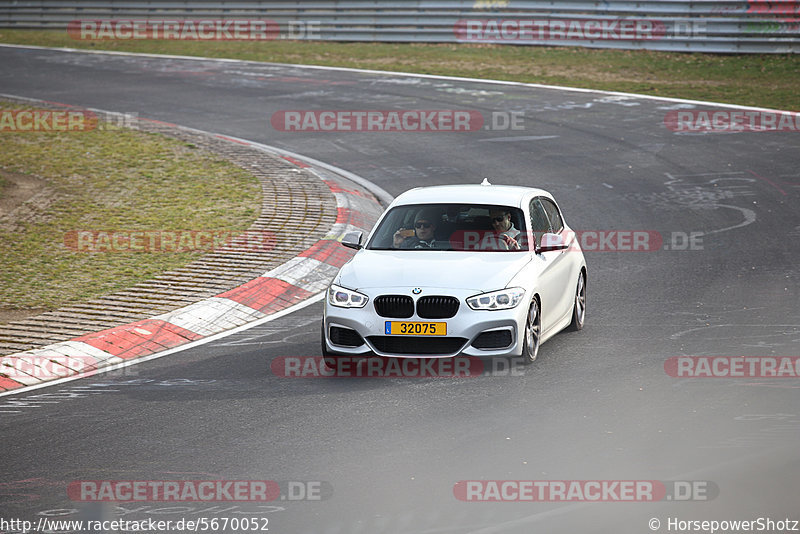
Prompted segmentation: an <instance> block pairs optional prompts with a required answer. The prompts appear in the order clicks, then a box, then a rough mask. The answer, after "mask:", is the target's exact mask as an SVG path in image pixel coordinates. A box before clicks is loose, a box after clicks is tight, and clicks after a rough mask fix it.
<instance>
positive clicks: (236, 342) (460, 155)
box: [0, 48, 800, 533]
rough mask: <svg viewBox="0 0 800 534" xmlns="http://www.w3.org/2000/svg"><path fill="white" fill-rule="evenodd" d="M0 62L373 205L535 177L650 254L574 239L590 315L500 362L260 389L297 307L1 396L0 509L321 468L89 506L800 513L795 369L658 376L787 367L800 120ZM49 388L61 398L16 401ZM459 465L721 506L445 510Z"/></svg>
mask: <svg viewBox="0 0 800 534" xmlns="http://www.w3.org/2000/svg"><path fill="white" fill-rule="evenodd" d="M0 65H2V71H3V76H2V77H0V92H3V93H9V94H15V95H20V96H27V97H33V98H40V99H46V100H53V101H57V102H63V103H68V104H72V105H77V106H87V107H95V108H101V109H107V110H113V111H120V112H136V113H139V115H140V116H141V117H146V118H152V119H158V120H163V121H168V122H173V123H177V124H181V125H185V126H190V127H194V128H199V129H203V130H209V131H213V132H217V133H223V134H229V135H233V136H237V137H241V138H246V139H250V140H253V141H258V142H262V143H266V144H270V145H274V146H278V147H281V148H284V149H288V150H292V151H295V152H298V153H301V154H304V155H307V156H310V157H313V158H316V159H319V160H322V161H325V162H327V163H330V164H333V165H337V166H339V167H342V168H344V169H346V170H348V171H351V172H354V173H356V174H358V175H360V176H362V177H364V178H367V179H368V180H371V181H372V182H374V183H375V184H377V185H379V186H381V187H383V188H384V189H386V190H387V191H389V192H390V193H392V194H394V195H397V194H399V193H401V192H402V191H404V190H407V189H409V188H411V187H414V186H420V185H430V184H450V183H464V182H467V183H477V182H479V181H480V180H481V179H482V178H483V177H484V176H489V177H491V179H492V180H493V181H494V182H495V183H504V184H519V185H529V186H539V187H542V188H545V189H547V190H549V191H551V192H552V193H553V194H554V195H555V196H556V198H557V200H558V201H559V202H560V204H561V207H562V210H563V211H564V213H565V216H566V218H567V221H568V223H569V224H570V225H571V226H572V227H573V228H575V229H582V230H605V231H610V230H650V231H657V232H659V233H660V234H661V235H662V236H664V246H665V247H666V249H665V248H664V246H662V247H660V249H659V250H655V251H651V252H619V251H605V252H591V251H590V252H587V253H586V257H587V263H588V269H589V306H588V314H587V325H586V327H585V329H584V330H583V331H581V332H578V333H562V334H559V335H557V336H556V337H555V338H553V339H552V340H550V341H548V342H547V343H546V344H544V345H543V346H542V350H541V353H540V358H539V360H538V361H537V362H536V363H535V364H534V365H532V366H530V367H528V368H524V369H522V371H521V372H519V373H517V375H516V376H509V375H505V376H503V373H502V372H497V373H495V375H494V376H480V377H470V378H458V379H452V378H449V379H448V378H439V379H409V378H374V379H366V378H360V379H355V378H338V379H311V378H305V379H290V378H280V377H277V376H275V375H274V374H273V373H272V372H271V370H270V363H271V361H273V360H274V359H275V358H278V357H282V356H317V355H319V345H318V338H319V336H318V332H319V318H320V315H321V305H320V304H319V303H318V302H317V303H314V304H311V305H309V306H308V307H305V308H303V309H302V310H299V311H297V312H295V313H293V314H291V315H287V316H285V317H283V318H280V319H277V320H275V321H272V322H269V323H266V324H263V325H261V326H258V327H255V328H252V329H250V330H247V331H245V332H241V333H238V334H236V335H234V336H230V337H228V338H224V339H221V340H218V341H215V342H212V343H209V344H207V345H203V346H200V347H197V348H194V349H191V350H186V351H183V352H180V353H177V354H173V355H170V356H169V357H166V358H162V359H159V360H155V361H151V362H147V363H145V364H142V365H138V366H134V367H131V368H129V369H127V370H126V371H125V373H124V374H117V375H104V376H97V377H90V378H87V379H83V380H80V381H76V382H72V383H70V384H65V385H61V386H56V387H53V388H45V389H43V390H39V391H36V392H33V393H30V394H27V395H19V396H17V397H14V398H15V399H16V400H15V401H14V402H13V403H10V401H9V398H8V397H4V398H2V399H0V425H1V426H0V436H2V438H0V439H2V446H0V451H2V452H0V455H1V456H2V462H0V473H2V483H1V484H0V510H1V511H2V514H1V515H2V518H5V519H8V518H21V519H28V520H34V521H35V520H37V519H38V518H40V517H44V516H51V517H57V518H77V517H87V516H89V515H90V514H93V513H98V509H97V507H95V508H91V507H89V508H88V509H87V507H86V505H81V504H79V503H75V502H72V501H71V500H70V499H69V498H68V497H67V494H66V491H65V488H66V486H67V484H69V483H70V482H72V481H76V480H175V479H184V478H186V479H189V478H194V479H204V478H205V479H226V480H242V479H256V480H276V481H322V482H325V484H323V486H324V487H325V488H327V489H326V491H327V493H326V495H325V496H326V497H327V498H325V499H324V500H320V501H312V500H308V501H290V500H279V501H276V502H275V503H272V506H264V505H259V504H252V503H216V504H215V505H214V506H216V508H214V507H213V506H212V505H208V504H197V503H177V504H176V503H127V504H122V505H120V507H118V508H109V507H107V508H106V509H105V510H104V511H101V513H105V514H106V516H109V517H120V518H125V519H136V520H141V519H147V518H155V519H164V520H168V519H169V520H178V519H181V518H186V519H191V518H198V517H202V516H206V517H209V518H210V517H213V516H215V515H216V516H218V517H224V516H228V517H267V518H268V519H269V531H270V532H277V533H305V532H309V533H310V532H330V533H355V532H364V533H379V532H419V533H423V532H430V533H433V532H436V533H447V532H459V533H461V532H475V533H477V532H481V533H483V532H487V533H488V532H625V533H627V532H630V533H644V532H652V530H651V529H650V528H649V526H648V521H650V519H651V518H658V519H659V520H660V521H661V524H662V526H661V531H667V528H668V521H669V519H670V518H673V519H675V518H677V519H680V520H704V519H705V520H714V519H716V520H725V519H739V520H748V519H757V518H759V517H763V518H771V519H772V520H775V521H777V520H783V519H786V518H793V519H800V512H799V511H798V510H800V506H798V504H800V502H799V501H798V495H800V455H799V454H798V449H799V448H798V444H799V443H800V382H798V379H790V378H783V379H774V378H772V379H770V378H765V379H725V378H715V379H705V378H695V379H678V378H673V377H671V376H668V374H667V373H666V372H665V370H664V362H665V360H666V359H667V358H670V357H672V356H679V355H696V356H701V355H703V356H775V355H781V356H798V355H800V305H799V304H798V302H800V291H798V284H797V275H798V259H800V258H799V256H800V252H799V251H798V247H797V241H798V238H800V210H798V194H799V193H800V171H798V165H797V163H798V149H799V148H800V138H798V134H797V133H792V132H785V133H778V132H770V133H738V134H707V135H696V134H693V135H690V134H678V133H674V132H672V131H670V130H668V129H667V128H665V126H664V123H663V118H664V115H665V114H666V113H667V112H668V111H669V110H673V109H678V108H680V107H681V106H684V107H685V106H686V104H679V103H676V102H667V101H657V100H650V99H645V98H626V97H614V96H609V95H606V94H600V93H591V92H571V91H563V90H556V89H547V88H533V87H524V86H515V85H496V84H487V83H479V82H475V81H455V80H445V79H430V78H420V77H414V76H401V75H391V74H378V73H359V72H352V71H335V70H320V69H304V68H297V67H292V66H278V65H268V64H254V63H230V62H222V61H213V60H208V61H196V60H184V59H167V58H158V59H156V58H146V57H128V56H113V55H97V54H84V53H67V52H60V51H45V50H27V49H12V48H0ZM700 107H702V106H700ZM298 109H318V110H325V109H333V110H369V109H378V110H385V109H396V110H404V109H429V110H430V109H467V110H477V111H480V112H481V113H483V114H484V116H486V117H490V116H491V114H492V113H493V112H501V113H504V112H511V111H515V112H524V117H525V118H524V130H513V131H512V130H485V129H482V130H479V131H475V132H468V133H463V132H462V133H450V132H435V133H386V132H373V133H358V132H338V133H337V132H325V133H318V132H303V133H299V132H280V131H276V130H275V129H273V128H272V126H271V125H270V120H269V119H270V117H271V115H272V114H273V113H275V112H277V111H281V110H298ZM690 232H700V233H702V235H701V236H700V241H701V244H700V243H696V246H695V247H693V248H694V250H680V249H681V248H682V247H680V246H678V247H673V246H672V245H673V242H672V240H673V233H674V235H675V236H676V237H675V239H676V241H675V243H674V244H677V245H680V244H681V242H682V239H683V238H682V237H681V236H683V234H689V233H690ZM673 248H678V249H679V250H673ZM422 275H424V273H422ZM506 363H507V362H506ZM488 365H489V366H491V364H488ZM76 388H77V389H76ZM57 392H71V393H72V395H71V397H72V398H66V397H67V395H63V394H62V395H58V396H57V397H59V398H60V399H61V400H58V401H56V400H52V399H51V400H50V401H48V402H43V400H46V399H43V398H42V397H34V395H36V394H42V393H57ZM26 400H27V402H26ZM463 480H658V481H675V480H682V481H686V480H694V481H708V482H710V483H712V484H710V485H709V486H708V487H710V488H718V494H717V495H712V497H714V498H712V499H709V500H705V501H702V500H695V501H691V502H676V501H675V500H672V501H666V500H665V501H660V502H655V503H644V502H638V503H621V502H589V503H576V502H570V503H563V502H519V503H486V502H462V501H459V500H458V499H456V498H455V497H454V494H453V487H454V484H456V483H457V482H458V481H463ZM712 493H716V491H712ZM237 514H238V515H237ZM12 530H13V529H6V531H12ZM671 530H672V531H674V530H675V529H674V528H673V529H671ZM696 531H697V530H696Z"/></svg>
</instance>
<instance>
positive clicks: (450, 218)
mask: <svg viewBox="0 0 800 534" xmlns="http://www.w3.org/2000/svg"><path fill="white" fill-rule="evenodd" d="M362 238H363V236H362V235H361V233H360V232H353V233H351V234H348V235H346V236H345V237H344V239H343V241H342V244H343V245H344V246H347V247H350V248H354V249H357V250H358V252H357V253H356V254H355V256H354V257H353V258H352V259H351V260H350V261H349V262H348V263H346V264H345V265H344V266H342V268H341V269H340V270H339V273H338V274H337V275H336V277H335V278H334V280H333V282H332V283H331V285H330V287H329V288H328V292H327V295H326V298H325V308H324V314H323V321H322V353H323V356H324V357H325V361H326V363H327V364H328V365H329V366H335V358H336V357H337V356H359V355H372V354H376V355H378V356H388V357H399V358H404V357H407V358H447V357H453V356H457V355H459V354H464V355H469V356H522V357H523V358H524V360H525V361H528V362H532V361H533V360H535V359H536V357H537V355H538V352H539V345H540V344H541V343H543V342H544V341H546V340H547V339H548V338H550V337H552V336H553V335H555V334H556V333H558V332H559V331H561V330H563V329H565V328H567V327H571V328H573V329H575V330H580V329H581V328H582V327H583V324H584V319H585V314H586V261H585V259H584V257H583V253H582V251H581V249H580V245H579V244H578V241H577V239H576V238H575V233H574V232H573V231H572V230H570V228H569V227H568V226H567V225H566V223H565V222H564V218H563V216H562V214H561V210H560V209H559V208H558V205H557V204H556V202H555V200H554V199H553V197H552V195H550V193H548V192H546V191H543V190H541V189H533V188H528V187H516V186H499V185H490V184H489V183H488V182H487V181H484V184H481V185H453V186H435V187H421V188H417V189H412V190H410V191H407V192H405V193H403V194H402V195H400V196H398V197H397V198H396V199H395V200H394V201H393V202H392V203H391V205H390V206H389V207H388V208H387V209H386V211H385V212H384V213H383V215H382V216H381V218H380V219H379V220H378V222H377V224H376V225H375V228H374V229H373V230H372V232H371V233H370V235H369V236H368V238H367V239H366V241H363V239H362ZM362 241H363V242H362Z"/></svg>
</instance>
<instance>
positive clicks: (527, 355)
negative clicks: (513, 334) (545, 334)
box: [522, 299, 542, 363]
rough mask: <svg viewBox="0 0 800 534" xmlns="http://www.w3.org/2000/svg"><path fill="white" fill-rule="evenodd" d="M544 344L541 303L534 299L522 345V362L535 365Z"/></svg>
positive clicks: (526, 321) (529, 309)
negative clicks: (540, 348)
mask: <svg viewBox="0 0 800 534" xmlns="http://www.w3.org/2000/svg"><path fill="white" fill-rule="evenodd" d="M541 343H542V314H541V308H540V307H539V301H538V300H536V299H533V300H532V301H531V306H530V308H528V315H527V318H526V319H525V339H524V342H523V344H522V361H523V362H525V363H533V362H534V361H536V358H537V357H538V356H539V345H541Z"/></svg>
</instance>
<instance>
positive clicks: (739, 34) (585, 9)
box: [0, 0, 800, 53]
mask: <svg viewBox="0 0 800 534" xmlns="http://www.w3.org/2000/svg"><path fill="white" fill-rule="evenodd" d="M89 20H94V21H127V22H130V21H149V22H150V23H151V29H152V25H156V26H157V25H159V24H164V23H165V21H178V20H180V21H193V23H195V24H198V26H197V27H194V30H195V33H196V32H197V31H198V30H201V29H203V28H204V27H202V26H199V24H200V22H201V21H206V22H208V21H245V20H247V21H262V22H264V23H266V24H267V25H268V28H269V29H270V31H269V32H268V33H267V34H266V36H264V34H263V33H262V37H263V38H266V39H310V40H319V41H370V42H426V43H457V42H461V43H504V44H522V45H551V46H564V45H567V46H584V47H591V48H621V49H648V50H665V51H685V52H715V53H798V52H800V0H771V1H770V0H742V1H736V2H734V1H725V0H691V1H689V0H640V1H624V0H621V1H615V0H599V1H585V0H553V1H524V0H388V1H379V0H327V1H326V0H309V1H302V0H292V1H289V0H286V1H283V0H277V1H256V0H251V1H247V0H239V1H227V2H226V1H221V0H191V1H180V0H171V1H170V0H107V1H95V0H78V1H73V2H65V1H59V0H0V27H3V28H31V29H33V28H36V29H66V28H67V27H68V26H70V23H72V25H71V26H70V28H75V27H76V26H75V25H76V24H78V23H77V21H89ZM118 23H119V22H118ZM190 26H191V25H190ZM167 28H172V30H174V31H175V32H177V33H170V34H167V35H166V38H189V39H192V38H194V39H197V38H202V37H197V36H196V35H195V36H194V37H193V34H192V33H191V32H188V33H187V32H185V31H184V30H185V27H180V28H179V29H177V30H175V27H172V26H167ZM181 32H183V33H181ZM75 35H76V38H81V36H80V35H79V34H77V33H76V34H75ZM128 35H129V34H127V33H126V34H125V36H128ZM226 35H227V36H228V37H230V34H223V36H222V38H226ZM125 36H122V34H120V35H113V34H109V35H106V36H105V38H136V37H125ZM162 37H164V35H163V34H162ZM217 37H218V38H219V35H218V36H217ZM251 38H252V37H251Z"/></svg>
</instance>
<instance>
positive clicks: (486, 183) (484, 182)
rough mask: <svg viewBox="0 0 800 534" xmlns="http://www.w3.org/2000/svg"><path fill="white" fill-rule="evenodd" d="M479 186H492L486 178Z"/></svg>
mask: <svg viewBox="0 0 800 534" xmlns="http://www.w3.org/2000/svg"><path fill="white" fill-rule="evenodd" d="M481 185H492V184H491V183H490V182H489V179H488V178H484V179H483V181H482V182H481Z"/></svg>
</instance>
